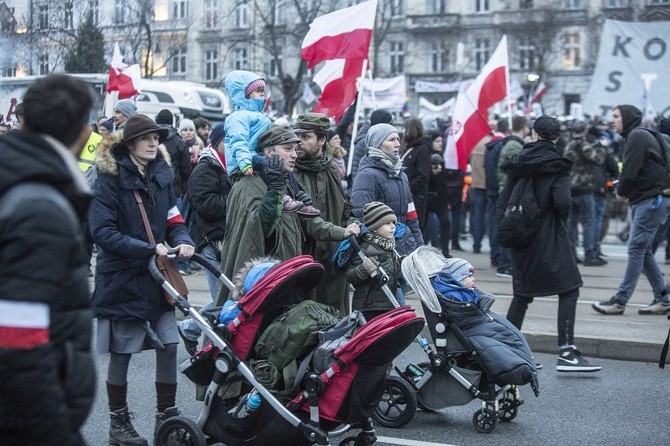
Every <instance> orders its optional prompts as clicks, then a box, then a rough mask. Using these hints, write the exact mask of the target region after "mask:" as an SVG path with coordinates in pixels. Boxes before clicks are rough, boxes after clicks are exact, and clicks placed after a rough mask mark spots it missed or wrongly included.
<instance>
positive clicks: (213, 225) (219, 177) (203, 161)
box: [188, 147, 233, 250]
mask: <svg viewBox="0 0 670 446" xmlns="http://www.w3.org/2000/svg"><path fill="white" fill-rule="evenodd" d="M213 150H214V149H212V148H211V147H208V148H207V149H205V151H204V152H203V153H202V155H200V160H199V161H198V164H196V166H195V168H193V172H192V173H191V178H190V179H189V181H188V195H189V197H190V199H191V209H192V211H193V212H192V213H191V225H190V228H189V234H190V236H191V238H192V239H193V241H194V242H195V246H196V248H197V249H198V250H201V249H202V248H203V247H204V246H205V245H206V244H207V241H208V240H209V241H221V240H223V238H224V236H225V235H226V214H227V211H226V209H227V206H226V201H227V200H228V194H229V193H230V188H231V187H232V185H233V183H232V182H231V181H230V178H228V173H227V172H226V171H225V170H224V168H223V165H222V164H221V163H220V162H219V161H218V159H217V158H215V157H216V155H215V154H214V153H212V151H213Z"/></svg>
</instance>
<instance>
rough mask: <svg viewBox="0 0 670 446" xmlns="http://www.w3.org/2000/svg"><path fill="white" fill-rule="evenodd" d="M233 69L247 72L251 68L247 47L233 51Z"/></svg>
mask: <svg viewBox="0 0 670 446" xmlns="http://www.w3.org/2000/svg"><path fill="white" fill-rule="evenodd" d="M233 68H234V69H235V70H246V69H247V68H249V52H248V50H247V48H246V47H241V48H235V49H234V50H233Z"/></svg>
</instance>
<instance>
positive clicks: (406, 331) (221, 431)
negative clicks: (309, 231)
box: [149, 254, 425, 446]
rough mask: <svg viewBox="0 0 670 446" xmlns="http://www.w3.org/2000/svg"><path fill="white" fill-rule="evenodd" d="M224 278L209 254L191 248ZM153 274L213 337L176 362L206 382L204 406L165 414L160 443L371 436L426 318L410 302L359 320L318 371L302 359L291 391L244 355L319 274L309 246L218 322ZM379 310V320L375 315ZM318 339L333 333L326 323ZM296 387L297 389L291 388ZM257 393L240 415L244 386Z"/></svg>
mask: <svg viewBox="0 0 670 446" xmlns="http://www.w3.org/2000/svg"><path fill="white" fill-rule="evenodd" d="M192 259H193V260H194V261H196V262H197V263H199V264H201V265H202V266H203V267H205V268H207V269H208V270H209V271H211V272H212V273H214V274H215V275H217V276H219V277H220V279H221V281H222V282H223V283H224V285H226V286H230V285H231V284H230V281H229V280H227V279H226V278H225V277H224V276H223V275H222V274H221V273H220V272H219V271H218V270H217V269H216V268H214V267H213V265H211V264H210V263H209V262H207V260H206V259H204V258H202V257H201V256H199V255H197V254H196V255H194V256H193V258H192ZM149 269H150V271H151V273H152V276H153V277H154V279H155V280H156V281H157V282H158V283H160V284H161V286H162V288H163V289H164V290H166V291H167V292H168V293H169V294H170V295H171V296H173V297H174V298H175V300H176V302H177V307H178V308H179V309H180V310H181V311H182V312H183V313H184V314H185V315H190V316H191V317H192V318H193V319H194V320H195V321H196V322H197V323H198V325H199V326H200V327H201V328H202V330H203V332H204V333H205V334H206V336H207V337H208V338H209V339H210V340H211V342H210V343H209V344H208V345H206V346H205V347H204V348H203V349H202V350H200V351H198V352H196V354H195V355H194V356H193V357H192V358H190V359H189V360H187V361H186V362H185V363H184V364H182V366H181V367H180V370H182V372H183V373H184V374H186V376H187V377H189V379H191V380H192V381H193V382H195V383H196V384H200V385H206V386H207V391H206V394H205V399H204V407H203V409H202V412H201V414H200V416H199V417H198V420H197V421H193V420H191V419H189V418H187V417H184V416H177V417H173V418H168V419H167V420H166V421H165V422H164V423H163V424H162V425H161V426H160V428H159V429H158V432H157V435H156V445H159V446H163V445H171V446H174V445H193V446H196V445H197V446H200V445H206V444H214V443H218V442H222V443H224V444H226V445H277V444H285V445H303V444H305V445H307V444H319V445H329V444H330V442H329V441H330V438H332V437H337V436H340V435H344V434H345V433H346V432H348V431H349V430H351V429H361V431H360V432H359V434H358V435H357V436H351V437H347V438H344V439H343V440H342V441H341V442H340V443H339V444H340V445H343V446H344V445H356V446H365V445H370V444H372V443H374V442H375V441H376V436H375V433H374V430H373V428H372V422H371V418H370V415H371V413H372V411H373V410H374V408H375V407H376V405H377V403H378V401H379V398H380V396H381V390H382V387H383V385H384V379H385V377H386V372H387V369H388V367H389V365H390V363H391V362H392V361H393V359H394V358H395V357H396V356H397V355H398V354H400V353H401V352H402V351H403V350H404V349H405V348H407V347H408V346H409V345H410V343H411V342H412V339H414V337H415V336H416V335H417V334H418V333H419V331H420V330H421V328H422V327H423V325H424V323H425V322H424V320H423V319H422V318H419V317H417V316H416V314H415V313H414V311H413V310H412V309H410V308H408V307H404V308H400V309H397V310H395V311H393V312H390V313H388V314H387V315H384V317H380V318H376V319H375V320H373V321H371V322H369V323H366V324H364V325H363V326H362V327H360V328H359V329H358V330H357V331H355V332H354V333H353V335H352V337H351V339H350V340H349V341H348V342H346V343H344V344H343V345H341V346H340V347H339V348H337V349H336V350H334V352H333V363H332V364H331V365H330V367H329V368H328V369H327V370H325V371H322V372H319V371H316V369H315V368H314V367H313V366H312V365H311V364H310V361H309V360H307V361H305V360H303V361H302V363H301V368H302V364H307V367H306V369H305V370H303V371H302V372H299V374H298V376H297V377H296V383H297V384H296V385H294V386H293V389H290V390H292V392H291V393H290V394H287V393H286V392H276V391H271V390H269V389H267V388H265V387H264V386H263V385H261V384H260V383H259V381H258V380H257V379H256V377H255V376H254V374H253V372H252V370H251V369H250V368H249V366H248V365H247V361H248V360H250V359H253V355H254V353H253V351H254V349H253V346H254V343H255V342H256V341H257V340H258V337H259V336H260V334H261V333H262V332H263V330H264V329H265V328H266V327H267V326H268V325H269V323H270V322H271V321H272V319H274V318H275V317H277V316H278V315H280V314H281V313H282V312H283V311H284V309H285V308H286V307H287V306H291V305H294V304H296V303H298V302H299V301H301V300H304V299H306V298H307V296H308V294H309V293H310V292H311V291H312V289H313V288H314V287H315V286H316V285H317V284H318V283H319V281H320V280H321V277H322V275H323V267H322V266H321V265H320V264H319V263H317V262H315V261H314V260H313V259H312V258H311V257H310V256H299V257H296V258H294V259H291V260H288V261H285V262H282V263H280V264H278V265H276V266H274V267H273V268H272V269H270V270H269V271H268V272H267V273H266V274H265V275H264V276H262V278H260V280H258V281H257V282H256V283H255V284H254V286H253V287H252V288H251V290H250V291H249V292H248V293H246V294H245V295H244V296H242V298H241V299H240V300H239V301H238V302H237V306H238V307H239V309H240V313H239V315H238V316H237V317H235V318H234V320H233V321H232V322H230V323H228V324H220V323H219V320H218V319H219V318H218V316H219V315H218V311H217V312H216V313H214V312H213V313H212V314H208V315H206V317H202V316H201V315H200V314H198V312H197V311H196V310H195V309H194V308H193V307H191V305H190V304H189V303H188V301H186V300H185V299H184V298H183V297H182V296H180V295H179V294H178V293H177V292H176V291H175V290H174V288H173V287H172V286H171V285H170V284H169V283H168V282H166V281H165V279H164V278H163V276H162V275H161V274H160V272H159V271H158V269H157V268H156V265H155V259H152V260H151V261H150V262H149ZM377 319H379V320H377ZM323 338H324V339H329V338H332V336H329V332H328V330H326V331H325V333H324V334H323ZM293 390H294V391H293ZM253 393H257V394H259V395H260V397H261V400H262V403H261V405H260V407H259V408H258V410H255V411H254V412H253V413H252V414H251V415H249V416H247V417H246V418H241V419H240V418H236V417H235V416H234V415H232V414H231V409H232V408H234V407H236V406H237V407H239V405H240V401H242V400H243V399H244V398H245V397H246V395H252V394H253Z"/></svg>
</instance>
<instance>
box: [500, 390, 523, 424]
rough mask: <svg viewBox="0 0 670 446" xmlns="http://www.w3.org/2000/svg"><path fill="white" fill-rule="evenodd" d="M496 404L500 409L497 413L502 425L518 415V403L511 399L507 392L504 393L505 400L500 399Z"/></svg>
mask: <svg viewBox="0 0 670 446" xmlns="http://www.w3.org/2000/svg"><path fill="white" fill-rule="evenodd" d="M498 404H499V408H500V410H499V411H498V413H499V414H500V421H502V422H504V423H509V422H510V421H512V420H513V419H515V418H516V416H517V415H518V413H519V403H518V402H517V400H516V399H514V398H512V397H511V395H510V394H509V392H507V393H505V398H503V399H501V400H500V402H499V403H498Z"/></svg>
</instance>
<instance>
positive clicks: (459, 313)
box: [438, 290, 540, 396]
mask: <svg viewBox="0 0 670 446" xmlns="http://www.w3.org/2000/svg"><path fill="white" fill-rule="evenodd" d="M438 294H439V293H438ZM493 302H495V298H494V297H493V296H492V295H491V294H488V293H485V292H483V291H481V290H479V301H478V303H477V304H474V303H472V302H457V301H455V300H451V299H448V298H445V297H444V296H442V295H440V305H441V306H442V310H443V311H444V313H445V314H446V316H447V318H448V319H449V320H450V321H452V322H453V323H454V324H455V325H456V326H457V327H458V328H460V329H461V330H462V331H463V333H464V334H465V335H466V336H467V338H468V340H469V341H470V343H471V344H472V346H473V348H474V349H475V351H476V352H477V353H478V355H477V358H476V359H477V362H478V363H479V365H480V366H481V367H482V369H483V370H484V371H485V372H486V373H487V374H489V375H490V376H492V377H494V379H495V381H496V383H497V384H498V385H506V384H516V385H524V384H529V383H530V385H531V387H532V388H533V392H535V395H536V396H538V395H539V393H540V387H539V382H538V376H537V369H536V368H535V359H534V358H533V354H532V353H531V351H530V347H529V346H528V342H526V338H525V337H524V336H523V334H522V333H521V332H520V331H519V330H518V329H517V328H516V327H515V326H514V325H512V324H511V323H510V322H509V321H508V320H507V319H505V318H504V317H502V316H500V315H499V314H497V313H493V312H491V311H490V309H491V305H493Z"/></svg>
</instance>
